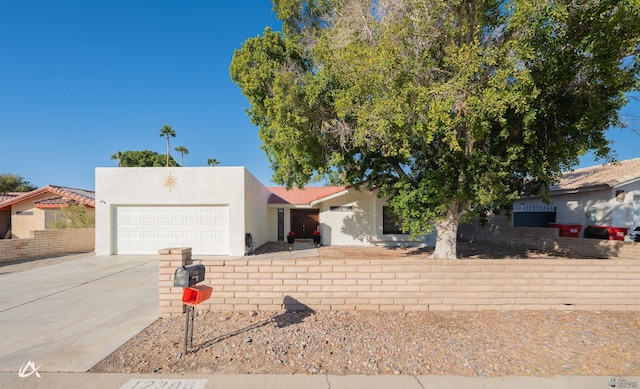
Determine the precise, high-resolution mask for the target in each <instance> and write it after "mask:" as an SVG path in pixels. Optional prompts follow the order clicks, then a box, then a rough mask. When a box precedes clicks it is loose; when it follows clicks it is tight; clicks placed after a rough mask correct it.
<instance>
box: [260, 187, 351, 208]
mask: <svg viewBox="0 0 640 389" xmlns="http://www.w3.org/2000/svg"><path fill="white" fill-rule="evenodd" d="M348 188H349V187H347V186H307V187H306V188H304V189H298V188H291V189H287V188H285V187H283V186H272V187H269V188H268V189H269V190H270V191H271V197H269V201H268V204H274V205H275V204H277V205H286V204H289V205H310V204H311V203H312V202H313V201H316V200H320V199H322V198H325V197H328V196H331V195H334V194H336V193H340V192H342V191H344V190H346V189H348Z"/></svg>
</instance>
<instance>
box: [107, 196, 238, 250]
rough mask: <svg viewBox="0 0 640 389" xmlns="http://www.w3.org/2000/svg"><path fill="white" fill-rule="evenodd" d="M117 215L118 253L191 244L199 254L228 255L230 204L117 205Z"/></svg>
mask: <svg viewBox="0 0 640 389" xmlns="http://www.w3.org/2000/svg"><path fill="white" fill-rule="evenodd" d="M114 219H115V228H116V253H115V254H157V252H158V250H159V249H161V248H167V247H191V248H192V249H193V253H194V254H198V255H229V210H228V207H227V206H204V205H185V206H174V205H172V206H118V207H115V217H114Z"/></svg>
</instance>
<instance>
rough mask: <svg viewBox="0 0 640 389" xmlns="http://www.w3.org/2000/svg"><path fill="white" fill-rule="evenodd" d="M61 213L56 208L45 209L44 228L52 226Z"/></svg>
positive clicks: (47, 228)
mask: <svg viewBox="0 0 640 389" xmlns="http://www.w3.org/2000/svg"><path fill="white" fill-rule="evenodd" d="M61 216H62V215H61V214H60V211H59V210H57V209H47V210H45V211H44V229H45V230H50V229H52V228H53V226H52V225H53V223H55V221H56V220H58V219H59V218H60V217H61Z"/></svg>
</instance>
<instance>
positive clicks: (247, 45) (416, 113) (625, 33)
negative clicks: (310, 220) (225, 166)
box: [230, 0, 640, 258]
mask: <svg viewBox="0 0 640 389" xmlns="http://www.w3.org/2000/svg"><path fill="white" fill-rule="evenodd" d="M273 6H274V11H275V12H276V15H277V17H278V18H279V19H280V20H282V32H274V31H272V30H271V29H269V28H267V29H265V31H264V33H263V35H261V36H258V37H255V38H250V39H247V41H245V42H244V44H243V45H242V47H241V48H240V49H239V50H236V52H235V53H234V56H233V60H232V63H231V68H230V73H231V77H232V79H233V81H234V82H235V83H237V84H238V85H239V87H240V88H241V90H242V92H243V94H244V95H245V96H246V97H247V98H248V100H249V103H250V108H249V109H248V114H249V116H250V119H251V121H252V123H254V124H256V125H257V126H258V127H259V133H260V137H261V139H262V142H263V145H262V148H263V149H264V151H265V152H266V154H267V156H268V158H269V160H270V162H271V165H272V168H273V170H274V175H273V180H274V181H275V182H279V183H281V184H284V185H287V186H304V185H305V184H307V183H309V182H310V181H312V180H314V179H318V178H323V177H325V178H326V177H328V178H329V179H330V180H332V181H334V182H342V183H357V182H366V183H367V185H369V186H373V187H377V188H379V194H380V195H381V196H388V197H389V204H390V205H391V206H392V208H393V209H394V211H395V213H396V214H398V215H399V216H401V217H402V219H403V227H405V228H408V229H409V230H410V231H411V233H412V234H414V235H419V234H422V233H424V232H427V231H429V230H431V229H432V228H435V229H436V231H437V241H436V248H435V251H434V257H438V258H455V257H456V234H457V228H458V224H459V223H460V222H462V221H465V220H468V218H470V217H472V216H473V215H478V214H480V215H482V214H484V213H485V212H486V211H487V210H489V209H495V208H499V207H502V206H507V205H508V204H510V202H512V201H513V200H514V199H515V198H517V197H518V196H519V195H521V194H522V193H530V192H536V193H542V194H543V195H544V194H545V193H546V192H545V191H546V190H547V189H548V186H549V184H550V183H551V182H553V181H554V180H555V179H557V178H558V175H559V174H560V172H562V171H565V170H567V169H570V168H571V167H572V166H575V165H576V164H577V162H578V157H579V156H581V155H583V154H584V153H585V152H587V151H594V152H595V154H596V155H597V156H598V157H600V158H604V159H605V160H611V159H612V158H613V154H612V153H611V150H610V148H609V142H608V141H607V139H606V137H605V132H606V130H607V129H609V128H610V127H612V126H618V125H621V123H620V121H619V117H618V112H619V110H620V108H621V107H623V106H624V105H625V104H626V102H627V98H626V94H627V93H628V92H630V91H633V90H638V89H639V75H640V64H639V62H638V51H639V47H640V5H639V3H638V2H637V0H622V1H597V0H590V1H574V0H549V1H539V0H513V1H471V0H377V1H371V0H369V1H367V0H314V1H304V0H273Z"/></svg>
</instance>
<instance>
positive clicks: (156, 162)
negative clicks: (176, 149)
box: [111, 150, 178, 167]
mask: <svg viewBox="0 0 640 389" xmlns="http://www.w3.org/2000/svg"><path fill="white" fill-rule="evenodd" d="M111 159H117V160H118V166H119V167H154V166H155V167H160V166H167V164H166V156H165V155H163V154H159V153H157V152H155V151H150V150H140V151H138V150H127V151H118V152H116V153H115V154H114V155H112V156H111ZM168 166H178V163H177V162H176V161H175V160H174V159H173V157H172V156H169V164H168Z"/></svg>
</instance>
